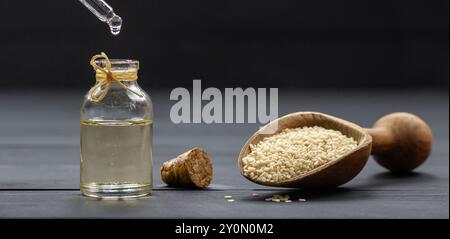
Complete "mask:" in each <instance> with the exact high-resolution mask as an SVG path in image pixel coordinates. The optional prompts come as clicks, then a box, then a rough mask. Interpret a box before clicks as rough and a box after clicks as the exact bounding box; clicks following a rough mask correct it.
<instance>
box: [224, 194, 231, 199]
mask: <svg viewBox="0 0 450 239" xmlns="http://www.w3.org/2000/svg"><path fill="white" fill-rule="evenodd" d="M223 198H225V199H232V198H233V196H231V195H226V196H224V197H223Z"/></svg>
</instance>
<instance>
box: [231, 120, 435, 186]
mask: <svg viewBox="0 0 450 239" xmlns="http://www.w3.org/2000/svg"><path fill="white" fill-rule="evenodd" d="M303 126H309V127H311V126H321V127H323V128H327V129H333V130H338V131H340V132H341V133H343V134H344V135H346V136H349V137H353V139H355V140H356V141H357V142H358V146H357V147H356V148H355V149H354V151H352V152H350V153H348V154H347V155H345V156H343V157H341V158H339V159H336V160H333V161H331V162H329V163H327V164H325V165H322V166H320V167H318V168H316V169H314V170H311V171H309V172H308V173H305V174H301V175H298V176H297V177H294V178H291V179H289V180H285V181H282V182H276V183H270V182H260V181H255V180H252V179H251V178H249V177H246V176H245V175H244V172H243V163H242V159H243V158H244V157H245V156H246V155H247V154H249V153H250V144H253V145H255V144H257V143H258V142H259V141H261V140H262V139H263V138H265V137H268V136H271V135H273V134H276V133H278V132H280V131H282V130H283V129H285V128H298V127H303ZM431 145H432V134H431V130H430V128H429V127H428V125H427V124H426V123H425V122H424V121H423V120H421V119H420V118H419V117H417V116H415V115H413V114H409V113H392V114H389V115H386V116H384V117H382V118H381V119H379V120H378V121H377V122H376V123H375V124H374V126H373V128H370V129H364V128H361V127H359V126H358V125H356V124H354V123H351V122H348V121H346V120H342V119H339V118H336V117H333V116H330V115H326V114H322V113H317V112H297V113H292V114H288V115H285V116H283V117H281V118H278V119H277V120H274V121H272V122H270V123H269V124H267V125H265V126H264V127H262V128H261V129H260V130H258V131H257V132H256V133H255V134H253V136H252V137H250V139H248V140H247V142H246V143H245V145H244V146H243V147H242V150H241V152H240V154H239V159H238V163H239V168H240V171H241V174H242V175H243V176H244V177H246V178H247V179H248V180H250V181H253V182H255V183H258V184H262V185H266V186H278V187H301V188H320V187H336V186H339V185H341V184H344V183H346V182H348V181H350V180H351V179H352V178H354V177H355V176H356V175H357V174H358V173H359V172H360V171H361V170H362V169H363V167H364V165H365V164H366V162H367V160H368V158H369V155H370V154H373V155H374V158H375V160H376V161H377V162H378V163H379V164H381V165H382V166H383V167H385V168H387V169H389V170H391V171H393V172H409V171H411V170H413V169H414V168H416V167H417V166H419V165H420V164H422V163H423V162H424V161H425V160H426V159H427V158H428V156H429V154H430V152H431Z"/></svg>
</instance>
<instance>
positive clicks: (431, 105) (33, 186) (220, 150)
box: [0, 90, 449, 218]
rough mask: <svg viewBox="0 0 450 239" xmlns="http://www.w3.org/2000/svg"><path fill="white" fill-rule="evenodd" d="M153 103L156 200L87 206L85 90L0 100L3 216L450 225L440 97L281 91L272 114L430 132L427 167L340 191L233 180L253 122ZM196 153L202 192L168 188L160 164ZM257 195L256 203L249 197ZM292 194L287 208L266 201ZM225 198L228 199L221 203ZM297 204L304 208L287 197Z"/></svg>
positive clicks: (159, 99)
mask: <svg viewBox="0 0 450 239" xmlns="http://www.w3.org/2000/svg"><path fill="white" fill-rule="evenodd" d="M148 92H149V93H150V94H151V95H152V96H153V100H154V108H155V114H156V118H155V124H154V127H155V128H154V175H155V176H154V185H155V189H154V193H153V195H152V196H150V197H148V198H143V199H139V200H123V201H110V200H93V199H89V198H85V197H83V196H81V195H80V192H79V190H78V188H79V114H78V112H79V106H80V101H81V98H82V96H83V94H84V92H63V91H21V90H20V91H19V90H17V91H14V90H10V91H2V92H0V123H1V124H0V217H1V218H448V217H449V146H448V145H449V98H448V91H427V90H423V91H417V90H416V91H408V90H403V91H392V92H379V91H362V90H360V91H356V90H355V91H295V92H294V91H292V92H289V91H283V90H280V92H279V95H280V96H279V115H283V114H287V113H290V112H294V111H319V112H324V113H328V114H331V115H335V116H337V117H341V118H344V119H347V120H349V121H352V122H355V123H357V124H359V125H361V126H371V125H372V124H373V122H375V120H377V119H378V118H379V117H381V116H382V115H384V114H387V113H390V112H394V111H407V112H411V113H415V114H417V115H419V116H421V117H422V118H423V119H424V120H425V121H427V122H428V123H429V124H430V126H431V128H432V130H433V133H434V148H433V153H432V155H431V157H430V158H429V160H428V161H427V162H426V163H425V164H424V165H422V166H421V167H420V168H418V169H417V170H416V171H415V172H414V173H412V174H409V175H403V176H398V175H393V174H390V173H388V172H386V170H385V169H383V168H381V167H380V166H378V165H377V164H376V163H375V162H374V161H373V160H371V159H370V160H369V162H368V164H367V165H366V167H365V168H364V170H363V171H362V172H361V173H360V174H359V175H358V176H357V177H356V178H354V179H353V180H352V181H351V182H349V183H347V184H345V185H343V186H342V187H340V188H337V189H333V190H324V191H305V190H293V189H279V188H271V187H263V186H259V185H256V184H253V183H251V182H249V181H247V180H246V179H244V178H243V177H242V176H240V174H239V171H238V168H237V163H236V158H237V155H238V153H239V150H240V148H241V146H242V144H243V143H244V142H245V140H246V139H247V137H249V136H250V135H251V134H252V133H253V132H254V131H255V130H257V129H258V127H259V126H258V125H256V124H211V125H207V124H180V125H175V124H173V123H171V121H170V118H169V110H170V107H171V105H172V104H173V103H174V102H170V101H169V92H170V91H168V90H167V91H158V92H152V91H151V90H148ZM193 146H199V147H202V148H204V149H206V150H207V151H208V153H209V154H210V156H211V157H212V158H213V166H214V180H213V184H212V185H211V186H210V188H209V189H208V190H204V191H196V190H181V189H172V188H169V187H166V186H165V185H164V184H163V183H162V182H161V180H160V177H159V167H160V166H161V164H162V162H163V161H164V160H167V159H171V158H173V157H175V156H176V155H178V154H179V153H182V152H184V151H186V150H187V149H189V148H191V147H193ZM253 193H258V194H259V197H254V196H252V194H253ZM273 194H290V195H291V197H292V198H294V201H293V202H292V203H274V202H266V201H265V200H264V199H265V198H266V197H269V196H272V195H273ZM225 195H232V196H233V197H234V198H235V200H236V201H235V202H233V203H229V202H226V200H225V199H224V196H225ZM297 198H305V199H306V200H307V201H306V202H298V201H296V200H295V199H297Z"/></svg>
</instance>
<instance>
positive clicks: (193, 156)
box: [161, 148, 212, 188]
mask: <svg viewBox="0 0 450 239" xmlns="http://www.w3.org/2000/svg"><path fill="white" fill-rule="evenodd" d="M161 179H162V180H163V182H165V183H166V184H168V185H169V186H174V187H185V188H206V187H208V185H209V184H210V183H211V180H212V163H211V160H210V158H209V156H208V154H207V153H206V152H205V151H204V150H203V149H200V148H193V149H191V150H189V151H187V152H185V153H183V154H181V155H179V156H178V157H176V158H174V159H172V160H169V161H166V162H164V163H163V165H162V167H161Z"/></svg>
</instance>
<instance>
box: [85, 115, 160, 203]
mask: <svg viewBox="0 0 450 239" xmlns="http://www.w3.org/2000/svg"><path fill="white" fill-rule="evenodd" d="M80 139H81V142H80V143H81V151H80V153H81V158H80V160H81V164H80V189H81V192H82V193H83V194H84V195H86V196H91V197H97V198H130V197H139V196H145V195H148V194H150V193H151V190H152V122H151V121H149V120H141V121H81V138H80Z"/></svg>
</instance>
